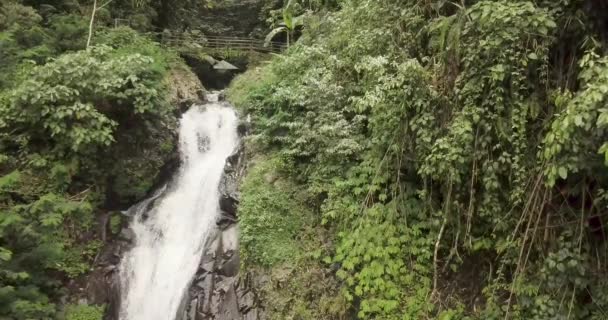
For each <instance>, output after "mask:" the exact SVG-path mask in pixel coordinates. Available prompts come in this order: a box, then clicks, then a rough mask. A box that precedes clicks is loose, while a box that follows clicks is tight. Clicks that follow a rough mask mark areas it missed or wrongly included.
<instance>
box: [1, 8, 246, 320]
mask: <svg viewBox="0 0 608 320" xmlns="http://www.w3.org/2000/svg"><path fill="white" fill-rule="evenodd" d="M212 4H214V3H212V2H200V3H191V2H189V1H155V0H153V1H147V2H144V1H138V2H131V1H120V0H115V1H108V2H105V1H103V2H102V1H99V2H93V1H71V0H49V1H27V0H24V1H16V0H5V1H0V319H7V320H8V319H11V320H25V319H31V320H44V319H68V320H96V319H101V317H102V315H103V312H104V306H103V305H100V306H93V305H90V306H89V305H87V304H86V303H83V302H82V301H83V300H82V298H81V295H82V294H83V292H79V290H82V288H84V287H85V286H86V282H87V279H86V276H87V273H89V272H90V271H91V267H92V265H93V263H94V261H96V259H97V257H98V255H99V253H100V248H101V247H102V246H103V245H104V241H106V240H108V239H109V238H110V237H111V234H112V233H116V232H117V230H120V225H121V224H124V221H121V215H120V214H119V211H120V210H124V209H126V208H127V207H128V206H129V205H131V204H133V203H134V202H136V201H138V200H140V199H142V197H144V196H145V195H146V194H147V193H148V192H149V191H150V189H151V187H152V186H153V185H154V184H155V183H156V179H157V178H156V177H157V176H159V175H160V174H161V173H162V172H161V168H162V167H163V166H164V165H165V164H166V163H168V162H170V161H171V160H172V159H173V157H174V156H175V144H176V139H177V137H176V133H175V129H176V125H177V115H178V112H179V111H178V107H177V106H176V103H175V101H172V99H173V97H172V96H171V94H170V92H171V90H170V88H169V87H170V84H171V83H170V82H173V80H175V79H170V78H171V77H172V76H174V75H173V73H172V71H174V70H180V69H187V67H186V65H185V64H184V62H183V61H182V60H181V58H180V57H179V55H178V54H177V52H175V51H173V50H168V49H166V48H161V46H160V45H159V44H157V43H156V42H154V41H153V40H152V38H150V37H149V36H144V35H143V32H149V31H162V30H163V29H167V28H169V29H176V28H181V27H183V25H184V23H183V22H184V21H188V23H190V24H195V23H196V20H194V19H195V17H194V15H196V11H195V10H193V8H199V7H201V8H205V7H206V6H210V5H212ZM167 6H170V7H171V9H172V10H163V8H166V7H167ZM92 13H93V15H92ZM92 16H93V17H94V20H93V21H91V17H92ZM117 18H120V19H123V20H126V21H127V22H128V24H129V25H130V27H120V28H113V27H114V25H115V23H116V22H117V21H118V20H115V19H117ZM256 19H257V18H256ZM123 24H124V23H123ZM84 301H85V302H86V299H85V300H84Z"/></svg>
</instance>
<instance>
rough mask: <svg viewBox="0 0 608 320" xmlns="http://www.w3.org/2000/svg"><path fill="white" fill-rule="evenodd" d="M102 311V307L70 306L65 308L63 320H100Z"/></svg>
mask: <svg viewBox="0 0 608 320" xmlns="http://www.w3.org/2000/svg"><path fill="white" fill-rule="evenodd" d="M103 310H104V307H103V306H91V305H86V304H76V305H74V304H71V305H68V306H67V307H66V310H65V320H101V319H102V318H103Z"/></svg>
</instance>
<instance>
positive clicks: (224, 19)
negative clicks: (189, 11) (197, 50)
mask: <svg viewBox="0 0 608 320" xmlns="http://www.w3.org/2000/svg"><path fill="white" fill-rule="evenodd" d="M281 2H282V1H280V0H239V1H219V2H218V4H217V5H215V6H212V7H207V8H204V9H203V10H201V11H200V12H199V17H198V18H199V19H200V22H201V24H200V27H201V28H202V31H203V32H204V33H205V34H207V35H217V36H237V37H257V38H260V37H262V38H263V37H264V35H265V33H264V32H267V30H266V29H267V27H266V26H265V23H264V21H263V20H264V17H263V12H267V11H268V10H270V9H276V8H280V7H281V4H282V3H281Z"/></svg>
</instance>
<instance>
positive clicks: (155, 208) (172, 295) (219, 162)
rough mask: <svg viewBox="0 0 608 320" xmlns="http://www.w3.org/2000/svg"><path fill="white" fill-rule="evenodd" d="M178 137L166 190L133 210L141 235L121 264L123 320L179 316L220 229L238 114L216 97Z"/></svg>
mask: <svg viewBox="0 0 608 320" xmlns="http://www.w3.org/2000/svg"><path fill="white" fill-rule="evenodd" d="M179 139H180V141H179V151H180V158H181V162H182V163H181V167H180V169H179V171H178V173H177V177H175V178H174V179H173V182H172V184H170V185H169V187H168V189H167V190H166V191H165V192H164V194H163V195H161V196H160V197H158V198H156V199H154V197H153V198H152V199H148V200H146V201H144V202H142V203H140V204H139V205H137V206H134V207H133V208H132V209H131V210H132V214H133V215H134V220H133V223H132V226H131V228H132V229H133V231H134V233H135V236H136V239H135V245H134V247H133V249H132V250H131V251H130V252H128V253H127V254H126V255H125V257H124V258H123V262H122V264H121V266H120V279H121V288H122V299H121V300H122V302H121V310H120V319H121V320H171V319H175V317H176V315H177V313H178V311H179V309H180V305H181V303H182V300H183V298H184V295H185V294H186V292H187V290H188V287H189V285H190V283H191V281H192V277H193V276H194V274H195V273H196V270H197V266H198V263H199V261H200V259H201V255H202V252H203V250H204V246H205V243H206V241H207V239H208V237H209V234H210V233H211V232H212V231H213V228H215V220H216V218H217V216H218V214H219V211H220V210H219V204H218V202H219V197H220V193H219V190H218V186H219V183H220V179H221V176H222V172H223V168H224V165H225V162H226V158H227V157H228V156H229V155H230V154H231V153H232V152H233V151H234V149H235V148H236V147H237V145H238V134H237V116H236V114H235V112H234V110H232V109H230V108H227V107H225V106H221V105H220V104H219V103H216V102H210V103H208V104H206V105H204V106H193V107H192V108H191V109H190V110H189V111H187V112H186V113H185V114H184V115H183V116H182V119H181V121H180V130H179ZM144 161H145V160H144Z"/></svg>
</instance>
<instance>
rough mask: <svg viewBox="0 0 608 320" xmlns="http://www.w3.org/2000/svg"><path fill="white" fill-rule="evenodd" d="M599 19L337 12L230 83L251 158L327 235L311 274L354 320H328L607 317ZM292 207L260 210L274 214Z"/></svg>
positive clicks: (538, 11)
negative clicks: (334, 286)
mask: <svg viewBox="0 0 608 320" xmlns="http://www.w3.org/2000/svg"><path fill="white" fill-rule="evenodd" d="M597 9H598V8H594V7H593V5H584V4H583V2H582V1H489V0H487V1H485V0H482V1H460V2H457V1H415V0H391V1H388V2H386V1H385V2H382V3H379V2H378V1H372V0H349V1H344V2H342V5H341V8H340V10H339V11H337V12H333V13H327V12H318V13H316V14H314V15H311V16H310V17H309V18H308V21H307V23H308V24H307V26H308V28H306V29H305V31H304V34H303V35H302V37H301V38H300V40H299V41H298V43H297V44H296V45H294V46H292V47H291V48H290V49H289V50H288V52H287V53H286V54H285V55H284V56H280V57H276V58H275V59H274V60H273V61H272V63H271V64H270V65H268V66H266V67H263V68H261V69H256V70H253V71H251V72H249V73H247V74H245V75H243V76H241V77H240V78H238V79H237V80H236V81H235V82H234V84H233V86H232V89H231V90H230V91H229V95H230V97H232V98H233V99H232V101H233V102H234V103H236V104H237V106H238V107H239V108H240V109H241V110H242V111H243V112H244V113H247V114H249V115H251V117H252V121H253V135H252V137H251V139H252V141H255V143H256V144H257V145H259V146H261V147H260V148H261V149H260V150H259V151H258V153H266V154H273V155H274V156H273V157H278V158H279V159H286V160H287V163H289V166H287V167H284V169H283V173H282V174H283V175H284V177H285V179H288V180H289V181H290V182H289V183H290V184H291V185H292V188H296V189H301V190H302V191H303V192H306V194H307V196H306V198H307V199H308V200H307V201H306V202H305V203H302V205H304V206H305V210H308V211H310V212H311V213H312V214H313V215H314V219H313V221H319V220H320V221H321V223H322V225H314V224H313V225H312V226H314V227H315V228H317V229H323V230H325V231H326V234H327V235H329V236H327V237H325V238H323V237H321V236H318V235H317V238H318V239H319V240H318V241H320V242H321V243H323V244H325V245H326V248H325V249H324V252H323V253H322V254H321V255H320V256H319V257H318V258H316V259H314V261H316V263H319V264H320V266H322V268H323V270H324V272H326V273H330V274H332V275H333V276H332V278H333V281H336V283H338V284H339V287H340V289H339V290H337V291H336V292H338V291H339V295H338V294H336V296H335V297H336V299H338V297H340V298H339V299H342V301H344V302H345V303H346V304H347V306H348V311H347V312H346V313H341V312H338V311H335V312H331V311H328V313H327V314H326V317H327V318H330V319H340V318H343V317H344V316H345V314H350V316H351V317H352V316H355V315H356V317H357V318H360V319H428V318H439V319H605V318H606V317H607V316H608V315H607V313H606V312H607V311H606V310H608V299H606V298H605V297H606V296H608V291H606V287H605V286H604V284H605V283H604V282H605V281H603V280H601V279H603V278H605V277H606V274H607V269H606V263H605V262H606V241H605V239H606V233H605V230H604V223H605V215H604V214H603V212H604V211H605V209H606V206H607V205H608V203H607V202H606V199H608V197H607V195H606V191H605V190H606V188H607V187H608V180H607V178H606V175H605V174H604V172H606V165H607V164H608V162H606V159H608V158H606V154H608V153H607V150H608V147H606V145H607V144H606V141H608V140H607V139H608V136H607V135H606V130H605V128H604V126H605V124H606V123H608V121H606V119H608V118H606V116H605V105H606V101H608V100H607V99H608V85H606V81H605V80H606V79H605V78H606V77H605V75H606V74H608V63H607V62H606V56H605V52H606V44H605V43H603V42H602V41H601V40H600V39H603V38H605V34H606V30H604V29H602V28H601V27H598V26H600V25H601V24H599V23H598V21H597V20H594V19H595V18H594V17H596V15H595V14H594V12H593V11H594V10H597ZM250 174H253V175H256V174H257V173H250ZM247 179H250V178H249V177H248V178H247ZM251 179H252V178H251ZM287 190H289V189H287ZM258 191H259V188H244V190H243V197H244V198H247V197H254V196H255V195H256V194H257V193H258ZM287 194H289V192H287ZM283 196H284V195H283V193H279V194H267V197H266V198H259V199H257V200H258V201H259V203H258V205H259V206H260V207H264V206H268V207H266V208H268V209H269V210H275V209H273V206H276V203H281V201H282V200H281V199H282V197H283ZM276 212H280V211H279V210H276ZM266 214H267V215H268V214H269V213H266ZM294 221H301V220H297V219H296V220H294ZM249 223H250V221H248V220H247V219H243V221H242V224H241V225H242V227H243V228H245V229H246V228H249V227H250V225H249ZM298 223H300V222H298ZM264 230H267V231H269V232H276V230H273V226H272V225H267V226H265V229H264ZM277 230H282V227H281V226H280V225H279V226H278V227H277ZM243 237H246V234H245V235H244V236H243ZM273 245H274V244H273ZM266 248H267V247H266V246H265V245H261V246H259V247H251V246H250V247H248V246H245V247H244V248H243V250H244V251H245V252H244V254H245V255H246V256H248V257H255V256H258V255H261V254H263V252H264V250H266ZM268 248H272V246H269V247H268ZM253 262H254V265H255V264H256V261H253ZM258 264H259V262H258ZM262 265H263V264H262ZM268 266H270V267H272V265H268V264H266V267H268ZM470 268H474V270H475V274H473V275H471V272H469V270H467V269H470ZM272 270H276V269H272ZM273 272H274V271H273ZM303 273H305V272H304V271H297V270H296V271H294V275H293V276H294V277H296V278H297V277H299V276H302V274H303ZM467 275H468V276H467ZM463 277H469V278H468V279H472V281H466V278H463ZM336 292H334V293H336ZM309 299H310V301H317V302H318V301H320V299H321V298H320V297H310V298H309ZM268 303H270V302H268ZM312 305H314V304H309V305H308V307H309V308H312ZM308 310H311V309H308ZM340 310H343V309H340ZM273 314H274V315H276V317H277V318H280V317H281V316H286V314H287V313H286V312H285V310H273Z"/></svg>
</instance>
